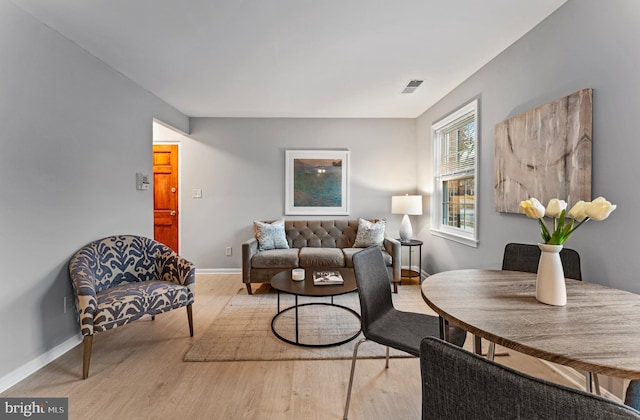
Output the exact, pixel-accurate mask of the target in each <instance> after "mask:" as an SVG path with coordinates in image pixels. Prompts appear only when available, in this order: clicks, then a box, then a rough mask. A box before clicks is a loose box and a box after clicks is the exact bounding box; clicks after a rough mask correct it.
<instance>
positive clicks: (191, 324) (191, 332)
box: [187, 305, 193, 337]
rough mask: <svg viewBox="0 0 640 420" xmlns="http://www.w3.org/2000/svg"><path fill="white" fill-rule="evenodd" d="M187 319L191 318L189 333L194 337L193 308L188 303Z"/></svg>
mask: <svg viewBox="0 0 640 420" xmlns="http://www.w3.org/2000/svg"><path fill="white" fill-rule="evenodd" d="M187 319H188V320H189V334H190V335H191V337H193V309H192V308H191V305H187Z"/></svg>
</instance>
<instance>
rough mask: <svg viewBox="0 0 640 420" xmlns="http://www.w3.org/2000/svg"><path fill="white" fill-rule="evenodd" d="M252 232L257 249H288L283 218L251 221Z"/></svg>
mask: <svg viewBox="0 0 640 420" xmlns="http://www.w3.org/2000/svg"><path fill="white" fill-rule="evenodd" d="M253 232H254V233H255V235H256V239H257V240H258V249H259V250H260V251H266V250H269V249H288V248H289V243H288V242H287V235H286V234H285V232H284V219H282V220H276V221H275V222H273V223H264V222H258V221H254V222H253Z"/></svg>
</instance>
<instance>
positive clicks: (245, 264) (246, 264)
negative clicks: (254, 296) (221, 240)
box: [242, 238, 258, 284]
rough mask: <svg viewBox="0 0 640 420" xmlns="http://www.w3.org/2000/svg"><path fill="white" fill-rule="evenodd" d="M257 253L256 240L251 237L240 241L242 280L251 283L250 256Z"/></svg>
mask: <svg viewBox="0 0 640 420" xmlns="http://www.w3.org/2000/svg"><path fill="white" fill-rule="evenodd" d="M257 253H258V240H257V239H256V238H251V239H249V240H247V241H244V242H243V243H242V281H243V282H244V283H247V284H249V283H251V258H252V257H253V256H254V255H256V254H257Z"/></svg>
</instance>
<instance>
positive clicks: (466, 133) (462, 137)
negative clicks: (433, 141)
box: [438, 114, 476, 176]
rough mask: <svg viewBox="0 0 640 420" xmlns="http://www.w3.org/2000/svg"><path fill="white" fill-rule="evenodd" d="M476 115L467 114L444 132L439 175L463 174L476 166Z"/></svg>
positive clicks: (471, 170)
mask: <svg viewBox="0 0 640 420" xmlns="http://www.w3.org/2000/svg"><path fill="white" fill-rule="evenodd" d="M475 127H476V125H475V115H474V114H471V115H466V116H464V117H463V119H462V120H459V121H456V123H455V124H453V125H452V126H450V127H447V128H446V129H445V130H443V132H442V136H441V142H442V144H441V145H440V152H441V156H440V166H439V168H438V169H439V170H438V173H439V175H441V176H442V175H461V174H465V173H469V172H473V171H474V170H475V166H476V151H475Z"/></svg>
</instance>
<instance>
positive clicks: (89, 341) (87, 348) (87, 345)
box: [82, 335, 93, 379]
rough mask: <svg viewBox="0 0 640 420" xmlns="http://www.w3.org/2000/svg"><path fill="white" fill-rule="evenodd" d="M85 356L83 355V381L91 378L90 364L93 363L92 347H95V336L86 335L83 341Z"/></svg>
mask: <svg viewBox="0 0 640 420" xmlns="http://www.w3.org/2000/svg"><path fill="white" fill-rule="evenodd" d="M82 345H83V348H84V354H83V355H82V379H87V378H88V377H89V364H90V363H91V347H92V345H93V335H85V336H84V339H83V340H82Z"/></svg>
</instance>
